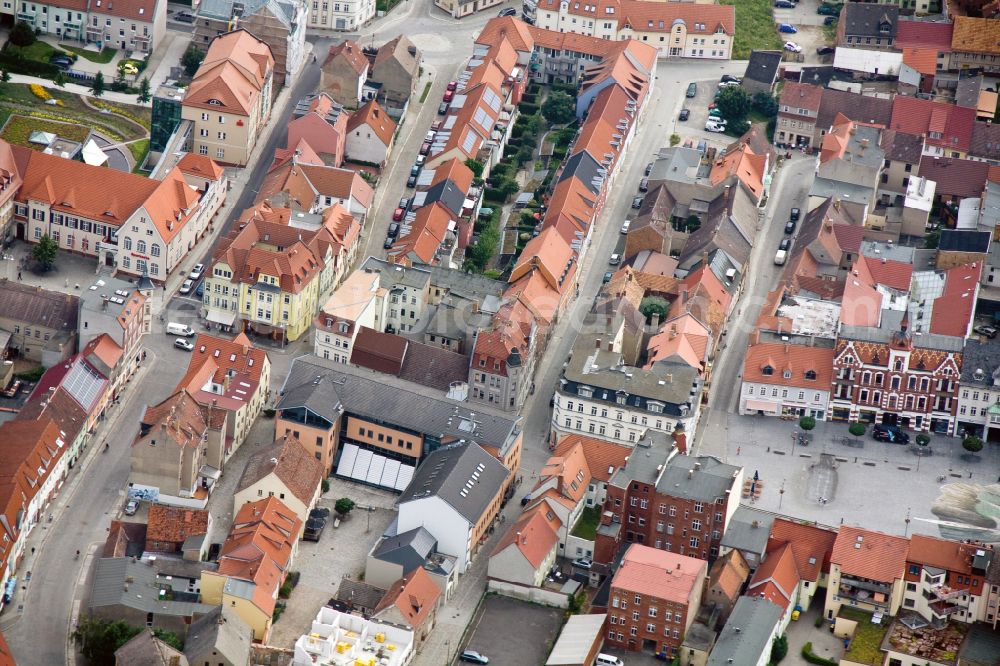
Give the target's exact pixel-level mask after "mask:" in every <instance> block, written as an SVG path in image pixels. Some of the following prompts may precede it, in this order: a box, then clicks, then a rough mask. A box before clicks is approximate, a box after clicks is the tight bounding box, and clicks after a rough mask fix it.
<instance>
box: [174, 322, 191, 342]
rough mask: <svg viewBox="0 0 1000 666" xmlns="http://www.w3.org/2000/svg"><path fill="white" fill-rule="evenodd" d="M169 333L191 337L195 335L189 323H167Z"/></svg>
mask: <svg viewBox="0 0 1000 666" xmlns="http://www.w3.org/2000/svg"><path fill="white" fill-rule="evenodd" d="M167 335H180V336H183V337H185V338H190V337H191V336H192V335H194V329H193V328H191V327H190V326H188V325H187V324H175V323H174V322H170V323H169V324H167Z"/></svg>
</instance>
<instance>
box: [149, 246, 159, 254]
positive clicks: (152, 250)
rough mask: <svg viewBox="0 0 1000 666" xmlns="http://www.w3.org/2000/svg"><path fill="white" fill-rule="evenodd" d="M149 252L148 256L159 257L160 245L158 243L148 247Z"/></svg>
mask: <svg viewBox="0 0 1000 666" xmlns="http://www.w3.org/2000/svg"><path fill="white" fill-rule="evenodd" d="M149 250H150V254H152V255H153V256H154V257H158V256H160V245H159V244H158V243H153V244H152V245H151V246H150V248H149Z"/></svg>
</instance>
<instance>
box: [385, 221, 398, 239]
mask: <svg viewBox="0 0 1000 666" xmlns="http://www.w3.org/2000/svg"><path fill="white" fill-rule="evenodd" d="M386 233H387V234H388V235H389V236H390V237H392V238H395V237H396V236H398V235H399V223H398V222H390V223H389V230H388V231H387V232H386Z"/></svg>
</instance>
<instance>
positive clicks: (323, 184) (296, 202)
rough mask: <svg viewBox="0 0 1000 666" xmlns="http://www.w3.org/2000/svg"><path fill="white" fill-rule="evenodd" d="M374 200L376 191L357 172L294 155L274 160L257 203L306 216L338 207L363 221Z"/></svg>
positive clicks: (262, 185) (261, 187)
mask: <svg viewBox="0 0 1000 666" xmlns="http://www.w3.org/2000/svg"><path fill="white" fill-rule="evenodd" d="M345 147H346V144H345ZM374 198H375V191H374V190H373V189H372V187H371V185H369V184H368V183H366V182H365V179H364V178H362V177H361V176H360V174H358V172H357V171H352V170H351V169H341V168H338V167H334V166H328V165H326V164H324V163H323V162H322V161H321V160H317V159H313V158H311V157H309V156H308V155H305V154H303V155H295V154H294V153H293V154H292V155H291V158H290V159H288V160H287V161H285V160H277V159H276V160H275V163H274V164H273V165H272V166H271V170H270V171H269V172H268V175H267V178H265V179H264V182H263V183H262V184H261V186H260V192H259V194H258V195H257V199H256V203H257V204H260V203H261V202H267V203H269V204H271V205H272V206H273V207H275V208H278V207H286V208H290V209H292V210H294V211H296V212H303V213H308V214H321V213H324V212H325V211H327V210H328V209H329V208H330V207H332V206H334V205H340V206H342V207H343V208H344V209H346V210H347V211H349V212H350V213H351V214H352V215H354V216H355V217H357V218H358V219H359V220H362V221H363V220H364V218H365V217H366V216H367V214H368V209H369V208H371V206H372V203H373V201H374Z"/></svg>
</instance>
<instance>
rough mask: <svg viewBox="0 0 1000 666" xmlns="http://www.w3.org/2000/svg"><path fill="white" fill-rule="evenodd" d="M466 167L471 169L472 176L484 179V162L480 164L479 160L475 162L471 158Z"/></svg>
mask: <svg viewBox="0 0 1000 666" xmlns="http://www.w3.org/2000/svg"><path fill="white" fill-rule="evenodd" d="M465 166H467V167H469V170H470V171H472V175H473V176H475V177H476V178H482V177H483V163H482V162H480V161H478V160H474V159H472V158H471V157H470V158H469V159H467V160H465Z"/></svg>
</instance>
